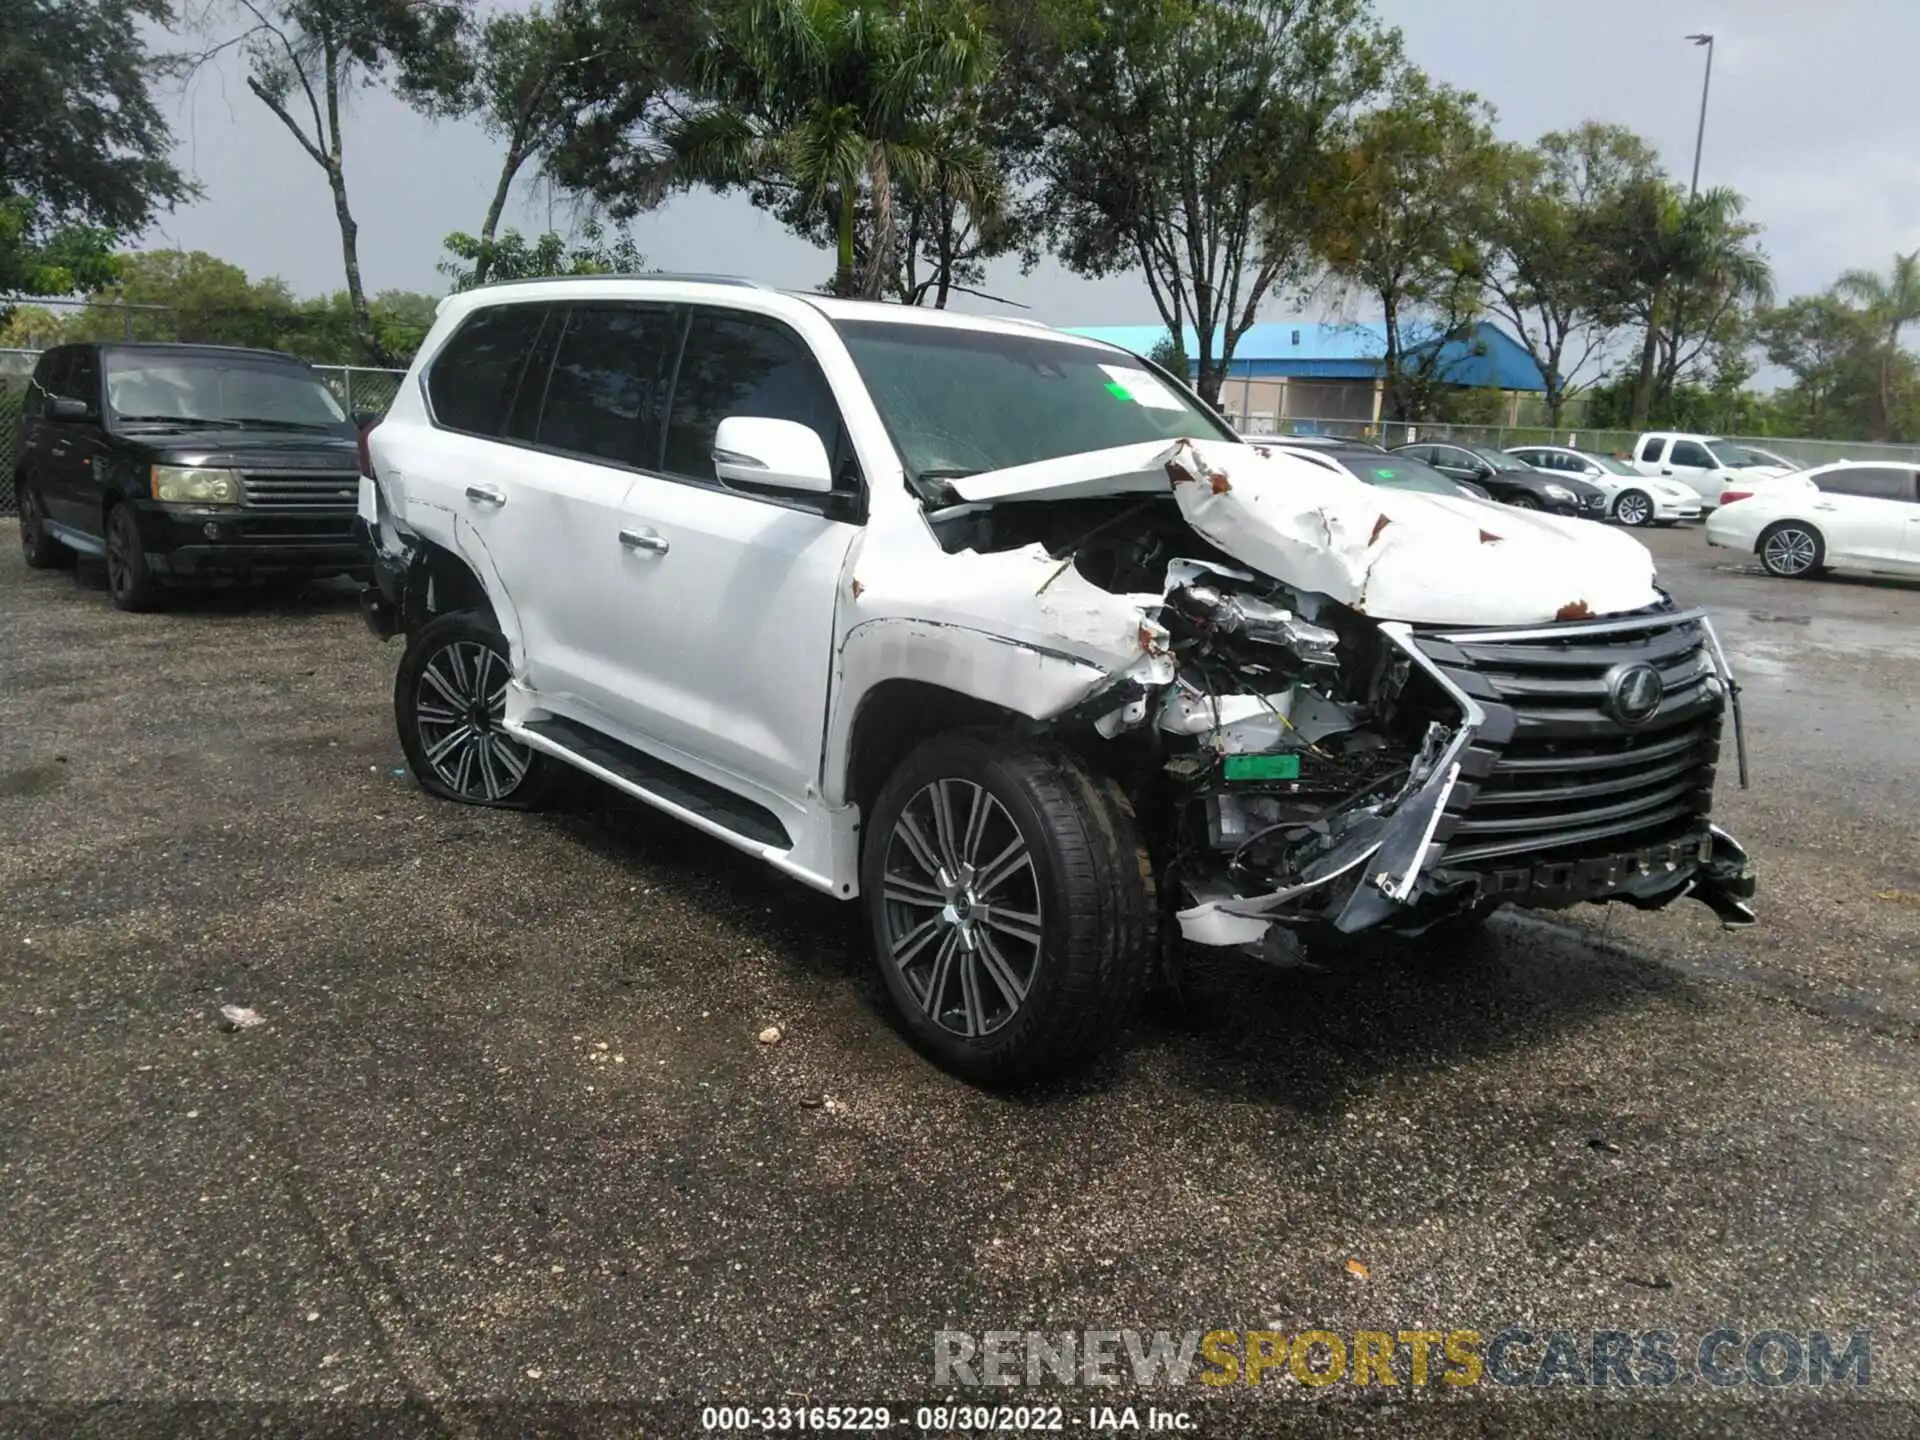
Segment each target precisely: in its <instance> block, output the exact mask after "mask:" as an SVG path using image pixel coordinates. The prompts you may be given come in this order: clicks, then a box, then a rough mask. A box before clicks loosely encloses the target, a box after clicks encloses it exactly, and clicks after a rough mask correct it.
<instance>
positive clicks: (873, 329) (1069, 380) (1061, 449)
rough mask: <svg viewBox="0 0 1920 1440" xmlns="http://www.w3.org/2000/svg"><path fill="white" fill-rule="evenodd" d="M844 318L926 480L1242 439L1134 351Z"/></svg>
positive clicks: (912, 467)
mask: <svg viewBox="0 0 1920 1440" xmlns="http://www.w3.org/2000/svg"><path fill="white" fill-rule="evenodd" d="M837 328H838V329H839V331H840V334H841V337H842V338H843V339H844V340H845V341H846V343H847V349H848V351H849V352H851V354H852V355H853V363H854V364H855V365H856V366H857V367H858V368H859V371H860V378H861V379H863V380H864V381H866V383H867V389H868V390H869V391H870V392H871V393H872V395H873V403H874V404H875V406H877V407H878V409H879V411H880V418H881V419H882V420H883V421H885V422H886V425H887V430H888V432H889V433H890V434H891V435H892V436H893V443H894V444H895V445H896V446H897V447H898V448H899V451H900V456H901V458H902V459H903V460H904V461H905V462H906V465H907V469H908V470H909V471H910V472H911V473H912V474H913V475H915V476H916V477H919V478H921V479H927V480H940V479H958V478H960V477H962V476H965V475H975V474H980V473H982V472H984V471H991V470H1004V469H1007V468H1008V467H1009V466H1014V465H1028V464H1031V463H1033V462H1034V461H1036V460H1055V459H1058V458H1059V457H1061V456H1063V455H1080V454H1084V453H1085V452H1087V451H1089V450H1106V449H1111V448H1112V447H1114V446H1116V445H1131V444H1138V443H1141V442H1144V441H1148V440H1168V441H1171V440H1178V439H1182V438H1190V439H1199V440H1233V439H1235V438H1236V437H1235V436H1234V435H1233V433H1232V432H1231V431H1230V430H1227V429H1226V428H1225V427H1224V426H1222V425H1221V424H1220V423H1219V422H1218V421H1216V420H1214V419H1213V418H1212V417H1211V416H1209V415H1207V414H1206V413H1205V412H1204V411H1202V410H1201V409H1199V407H1198V406H1196V405H1195V404H1194V403H1193V401H1192V400H1190V399H1188V398H1187V396H1186V395H1184V394H1183V393H1181V392H1180V391H1178V390H1176V389H1174V388H1173V387H1172V386H1170V385H1168V384H1166V383H1165V382H1164V381H1162V380H1161V379H1160V378H1159V377H1158V376H1156V375H1155V374H1154V373H1153V372H1152V371H1150V370H1148V369H1147V368H1146V367H1145V366H1144V365H1143V364H1141V362H1140V361H1138V360H1136V359H1134V357H1133V356H1131V355H1128V354H1126V353H1125V352H1124V351H1120V350H1113V349H1109V348H1108V347H1106V346H1104V345H1083V344H1076V343H1074V342H1073V341H1070V340H1059V339H1054V338H1052V337H1049V336H1047V335H1044V334H1035V335H1006V334H1000V333H997V332H993V331H985V330H956V329H948V328H946V327H944V326H938V327H936V326H933V325H913V324H904V323H899V322H891V321H875V320H854V321H847V320H843V321H839V322H837Z"/></svg>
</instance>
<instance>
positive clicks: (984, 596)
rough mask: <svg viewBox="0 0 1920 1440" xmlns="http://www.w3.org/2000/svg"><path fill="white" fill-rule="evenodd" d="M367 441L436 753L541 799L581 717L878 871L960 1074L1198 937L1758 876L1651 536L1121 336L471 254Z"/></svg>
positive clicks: (830, 864)
mask: <svg viewBox="0 0 1920 1440" xmlns="http://www.w3.org/2000/svg"><path fill="white" fill-rule="evenodd" d="M367 452H368V453H367V457H366V464H365V467H364V468H365V476H364V479H363V481H362V485H361V495H360V516H361V524H362V526H363V528H364V529H365V531H366V534H367V538H368V539H369V540H370V541H372V543H373V544H374V546H375V547H376V554H377V567H376V584H375V585H374V586H373V587H372V588H370V589H369V590H368V592H367V596H366V607H365V608H366V613H367V619H368V622H369V624H370V625H371V626H372V627H373V628H374V630H375V631H376V632H377V633H379V634H381V635H383V636H386V635H394V634H403V635H404V636H405V637H406V653H405V655H404V657H403V659H402V661H401V663H400V667H399V672H398V676H397V679H396V681H395V686H394V711H395V716H396V719H397V721H398V725H399V730H400V738H401V741H402V743H403V744H404V746H405V749H406V753H407V756H408V759H409V760H410V762H411V763H412V767H413V770H414V773H415V775H416V776H417V777H418V778H419V781H420V783H421V784H422V785H423V786H424V787H425V788H426V789H428V790H430V791H432V792H434V793H435V794H438V795H441V796H444V797H447V798H449V799H453V800H459V801H464V802H467V803H471V804H479V805H495V806H517V807H529V806H533V805H536V804H538V803H540V802H541V801H542V800H544V799H546V798H548V797H549V795H550V794H551V793H552V790H553V787H554V782H555V780H556V778H558V776H559V775H560V774H561V773H562V770H563V767H572V768H573V769H575V770H578V771H582V772H585V773H586V774H588V775H591V776H595V777H597V778H598V779H599V780H601V781H603V782H605V783H606V784H608V785H611V786H614V787H616V788H618V789H619V790H622V791H624V792H626V793H627V794H629V795H632V796H635V797H638V798H639V799H640V800H641V801H643V802H645V803H647V804H649V805H652V806H655V807H657V808H658V809H660V810H662V811H665V812H666V813H667V814H669V815H672V816H674V817H677V818H678V819H680V820H682V821H684V822H685V823H686V824H688V825H691V826H694V827H696V828H697V829H700V830H703V831H705V832H707V833H708V834H710V835H713V836H716V837H718V838H719V839H720V840H722V841H724V842H725V843H727V844H729V845H733V846H736V847H738V848H740V849H742V850H746V851H748V852H751V853H752V854H755V855H758V856H760V857H762V858H763V859H764V860H765V861H766V862H767V863H768V864H770V865H772V866H774V867H776V868H777V869H779V870H781V871H784V872H785V873H786V874H788V875H790V876H793V877H794V878H796V879H798V880H799V881H801V882H802V883H804V884H807V885H810V886H813V887H816V888H818V889H820V890H823V891H826V892H827V893H829V894H832V895H835V896H839V897H842V898H845V899H847V900H849V901H856V902H857V903H859V904H860V905H861V906H862V907H863V908H864V912H865V917H866V921H867V928H868V930H869V932H870V934H871V938H872V945H873V950H874V954H875V958H876V961H877V963H878V966H879V969H880V973H881V974H882V976H883V977H884V978H885V983H886V986H887V989H888V991H889V993H890V995H891V997H892V999H893V1002H894V1003H895V1005H896V1006H897V1008H898V1010H899V1012H900V1015H901V1017H902V1022H903V1025H904V1027H905V1029H906V1030H907V1031H908V1033H909V1034H910V1035H911V1036H912V1038H913V1039H914V1040H915V1041H916V1043H918V1044H919V1045H920V1046H921V1047H922V1048H923V1049H924V1050H925V1051H926V1052H927V1053H928V1054H930V1055H931V1056H932V1057H933V1058H935V1059H936V1060H937V1061H938V1062H939V1063H941V1064H943V1065H945V1066H947V1067H948V1068H949V1069H951V1070H953V1071H954V1072H956V1073H958V1074H961V1075H963V1076H966V1077H968V1078H970V1079H974V1080H977V1081H981V1082H986V1083H1009V1082H1016V1081H1022V1080H1029V1079H1034V1078H1037V1077H1040V1076H1043V1075H1046V1074H1049V1073H1053V1072H1057V1071H1059V1070H1061V1069H1064V1068H1066V1067H1067V1066H1070V1065H1072V1064H1074V1063H1076V1062H1079V1061H1081V1060H1083V1059H1084V1058H1085V1057H1086V1056H1088V1055H1089V1054H1090V1053H1092V1052H1093V1051H1094V1050H1096V1049H1097V1048H1099V1046H1100V1045H1101V1044H1102V1043H1103V1042H1105V1041H1106V1040H1107V1039H1108V1038H1109V1037H1111V1036H1112V1035H1113V1033H1114V1032H1115V1031H1116V1029H1117V1028H1118V1027H1119V1026H1120V1025H1121V1023H1122V1022H1123V1020H1124V1018H1125V1016H1126V1013H1127V1010H1128V1007H1129V1005H1130V1004H1131V1003H1132V1001H1133V999H1134V997H1135V996H1136V995H1137V994H1138V993H1139V991H1140V990H1141V988H1142V985H1143V984H1144V982H1145V980H1146V979H1147V977H1148V975H1149V972H1150V971H1151V969H1152V968H1153V966H1154V965H1156V964H1159V963H1163V961H1169V962H1170V961H1172V960H1173V959H1175V958H1177V956H1178V955H1179V953H1180V946H1179V945H1178V944H1176V943H1172V942H1175V941H1178V940H1181V939H1184V941H1185V942H1187V943H1189V944H1197V945H1210V946H1234V947H1241V948H1244V949H1247V950H1250V951H1252V952H1254V953H1255V954H1258V955H1261V956H1264V957H1268V958H1275V959H1283V958H1288V957H1290V956H1292V955H1293V954H1295V953H1296V952H1297V951H1298V950H1299V948H1300V947H1301V946H1302V944H1306V945H1314V946H1317V945H1318V944H1319V942H1320V940H1321V939H1322V938H1323V937H1335V936H1338V935H1339V934H1341V933H1351V932H1355V931H1360V930H1369V929H1386V930H1393V931H1398V932H1401V933H1403V934H1407V935H1416V936H1417V935H1420V934H1422V933H1425V932H1429V931H1431V930H1433V929H1434V928H1435V927H1436V926H1457V925H1464V924H1471V923H1473V922H1475V921H1477V920H1479V919H1480V918H1482V917H1484V916H1485V915H1486V914H1488V913H1489V912H1490V911H1492V910H1493V909H1495V908H1497V907H1498V906H1500V905H1502V904H1508V903H1511V904H1516V905H1522V906H1530V907H1536V908H1557V907H1563V906H1569V905H1573V904H1576V903H1580V902H1584V901H1624V902H1626V903H1629V904H1632V905H1636V906H1640V907H1643V908H1657V907H1659V906H1662V905H1665V904H1668V903H1670V902H1672V901H1673V900H1676V899H1678V898H1680V897H1682V896H1686V895H1691V896H1693V897H1695V898H1697V899H1700V900H1703V901H1705V902H1706V903H1707V904H1708V905H1709V906H1710V907H1712V908H1713V909H1714V910H1715V911H1716V912H1717V913H1718V914H1719V915H1720V916H1721V918H1722V919H1723V920H1724V921H1726V922H1727V923H1730V924H1739V923H1747V922H1750V921H1751V919H1752V918H1753V917H1752V911H1751V910H1750V908H1749V907H1748V905H1747V903H1746V902H1747V900H1748V899H1749V898H1750V897H1751V895H1752V893H1753V878H1752V871H1751V867H1750V865H1749V863H1748V862H1747V860H1746V857H1745V856H1744V854H1743V853H1742V852H1741V850H1740V847H1739V846H1738V845H1736V844H1735V843H1734V842H1733V841H1732V840H1731V839H1730V838H1729V837H1728V836H1727V835H1726V834H1725V832H1724V831H1722V830H1720V829H1719V828H1718V827H1717V826H1715V825H1713V824H1712V822H1711V820H1710V818H1709V811H1710V808H1711V803H1712V796H1713V787H1714V778H1715V772H1716V767H1717V765H1718V763H1719V759H1720V751H1721V737H1722V727H1723V721H1724V720H1726V719H1727V717H1728V716H1729V715H1730V714H1731V716H1732V719H1733V724H1732V726H1731V728H1732V732H1733V736H1734V738H1735V739H1736V740H1737V738H1738V734H1739V729H1738V712H1737V709H1735V708H1733V706H1732V705H1731V700H1732V696H1733V686H1732V679H1731V676H1730V675H1729V673H1728V671H1727V668H1726V664H1725V660H1724V658H1723V657H1722V656H1721V654H1720V651H1719V647H1718V645H1717V643H1716V642H1715V640H1714V637H1713V632H1712V629H1711V627H1710V626H1709V624H1708V622H1707V620H1706V618H1705V617H1704V616H1703V615H1701V614H1700V613H1699V612H1697V611H1689V610H1682V609H1679V608H1677V607H1676V606H1675V605H1674V604H1673V603H1672V602H1671V601H1670V600H1669V599H1668V598H1667V596H1666V595H1665V594H1664V593H1663V592H1662V591H1661V590H1660V589H1659V588H1658V587H1657V586H1656V585H1655V583H1654V573H1653V565H1652V562H1651V560H1650V558H1649V557H1648V554H1647V552H1646V550H1645V548H1644V547H1643V546H1641V545H1640V544H1639V542H1638V541H1636V540H1634V539H1633V538H1632V537H1630V536H1627V535H1625V534H1623V533H1621V532H1617V531H1605V530H1599V529H1596V528H1595V527H1593V526H1591V525H1587V524H1583V523H1581V522H1580V521H1577V520H1560V519H1556V518H1554V517H1552V516H1547V515H1542V514H1538V513H1526V512H1521V511H1494V510H1491V509H1489V507H1487V506H1485V505H1481V504H1476V503H1475V502H1473V501H1472V500H1469V499H1464V498H1458V497H1453V496H1442V495H1433V494H1426V493H1417V492H1413V491H1408V490H1403V489H1396V488H1395V487H1394V486H1393V485H1392V484H1391V483H1388V482H1384V481H1383V482H1382V483H1380V484H1367V483H1363V482H1362V480H1361V479H1359V478H1356V477H1355V476H1354V475H1353V474H1351V473H1349V472H1347V471H1346V470H1344V469H1341V468H1340V467H1338V466H1334V465H1328V464H1323V463H1320V462H1319V461H1318V460H1317V458H1316V457H1312V456H1306V455H1301V454H1298V453H1294V452H1287V451H1283V450H1279V449H1274V448H1270V447H1266V446H1262V445H1259V444H1252V443H1242V442H1241V441H1240V439H1239V438H1238V437H1237V436H1236V435H1235V434H1234V433H1233V431H1232V430H1231V429H1229V428H1228V426H1227V425H1226V423H1225V422H1224V421H1223V420H1222V419H1221V418H1220V417H1219V416H1218V415H1217V414H1216V413H1215V412H1214V411H1213V410H1211V409H1210V408H1209V407H1207V406H1205V405H1203V404H1202V403H1200V402H1199V401H1198V400H1197V399H1196V398H1195V397H1194V396H1193V395H1192V393H1191V392H1189V391H1188V390H1187V388H1186V386H1185V385H1184V384H1183V383H1181V382H1180V381H1179V380H1176V379H1175V378H1173V377H1172V376H1170V375H1168V374H1166V373H1165V372H1163V371H1160V370H1158V369H1157V368H1155V367H1153V366H1151V365H1150V364H1149V363H1147V362H1146V361H1143V360H1141V359H1139V358H1137V357H1136V356H1133V355H1130V354H1128V353H1126V352H1124V351H1121V350H1117V349H1114V348H1112V347H1109V346H1106V345H1102V344H1099V343H1097V342H1094V341H1091V340H1086V339H1081V338H1078V337H1074V336H1069V335H1064V334H1060V333H1058V332H1055V331H1052V330H1049V329H1047V328H1045V327H1043V326H1039V325H1035V324H1031V323H1023V322H1017V321H1009V320H996V319H981V318H977V317H972V316H961V315H955V314H951V313H948V312H943V311H931V310H921V309H912V308H903V307H899V306H892V305H880V304H873V303H865V302H857V301H843V300H831V299H826V298H823V297H821V296H817V295H799V294H785V293H780V292H777V291H774V290H770V289H766V288H764V287H761V286H758V285H754V284H751V283H748V282H743V281H723V280H714V279H706V278H697V277H689V278H675V277H664V276H663V277H638V278H619V277H593V278H575V279H565V280H546V281H534V282H524V283H514V284H504V285H496V286H491V287H488V288H484V289H481V290H476V291H471V292H468V293H466V294H462V295H458V296H454V297H451V298H450V299H448V300H447V301H445V302H444V303H443V304H442V306H441V309H440V314H439V317H438V319H437V321H436V322H435V324H434V327H433V330H432V332H431V333H430V334H429V335H428V337H427V340H426V342H425V344H424V345H423V346H422V347H421V350H420V353H419V355H418V357H417V358H416V359H415V361H414V365H413V368H412V370H411V371H410V372H409V374H408V376H407V379H406V381H405V383H404V384H403V385H402V386H401V389H400V393H399V395H398V397H397V398H396V399H395V401H394V404H393V408H392V409H391V411H390V412H389V413H388V414H387V416H386V418H385V420H384V421H383V422H382V423H381V424H380V425H379V426H378V428H377V429H375V430H374V431H373V432H372V433H371V435H370V436H369V437H368V446H367ZM1163 941H1165V942H1167V943H1165V944H1163V943H1162V942H1163Z"/></svg>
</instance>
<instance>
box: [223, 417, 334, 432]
mask: <svg viewBox="0 0 1920 1440" xmlns="http://www.w3.org/2000/svg"><path fill="white" fill-rule="evenodd" d="M233 423H234V424H235V425H258V426H260V427H262V428H264V429H268V430H336V429H338V428H339V427H340V426H342V425H344V424H346V423H347V422H346V421H344V420H336V421H334V422H333V423H332V424H328V425H323V424H321V423H320V422H319V421H318V420H273V419H269V418H268V417H267V416H264V415H242V416H241V417H240V418H239V419H237V420H235V421H234V422H233Z"/></svg>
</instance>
